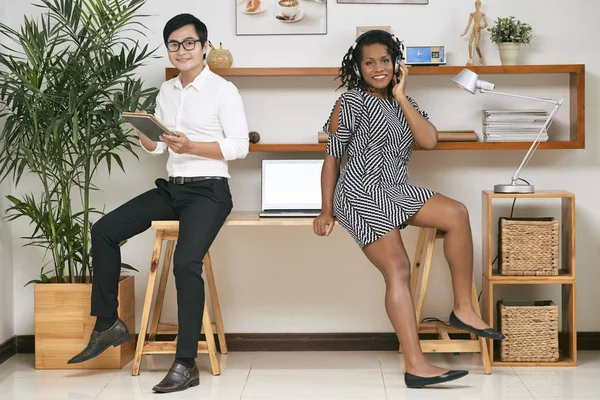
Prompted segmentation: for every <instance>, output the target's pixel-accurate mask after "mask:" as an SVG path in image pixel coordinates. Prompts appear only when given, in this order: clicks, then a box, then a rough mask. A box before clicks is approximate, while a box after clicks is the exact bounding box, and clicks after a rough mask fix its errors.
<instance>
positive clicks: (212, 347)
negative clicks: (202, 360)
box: [202, 302, 221, 375]
mask: <svg viewBox="0 0 600 400" xmlns="http://www.w3.org/2000/svg"><path fill="white" fill-rule="evenodd" d="M202 327H203V328H204V335H205V336H206V347H207V349H208V356H209V357H210V365H211V367H212V373H213V375H221V366H220V365H219V359H218V358H217V345H216V343H215V336H214V333H213V329H212V323H211V321H210V315H209V314H208V307H207V306H206V302H204V316H203V317H202Z"/></svg>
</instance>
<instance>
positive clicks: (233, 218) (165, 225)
mask: <svg viewBox="0 0 600 400" xmlns="http://www.w3.org/2000/svg"><path fill="white" fill-rule="evenodd" d="M314 219H315V218H314V217H304V218H272V217H268V218H260V217H259V216H258V211H234V212H232V213H231V214H229V217H228V218H227V220H226V221H225V225H238V226H240V225H241V226H257V225H271V226H305V225H307V226H312V224H313V220H314ZM338 224H339V223H338V222H337V221H336V225H338ZM152 229H164V230H167V231H171V230H174V231H177V230H178V229H179V221H154V222H152Z"/></svg>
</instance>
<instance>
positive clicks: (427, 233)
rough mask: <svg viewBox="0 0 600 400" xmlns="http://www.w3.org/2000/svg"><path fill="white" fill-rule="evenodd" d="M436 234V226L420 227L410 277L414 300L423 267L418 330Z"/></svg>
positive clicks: (417, 315) (417, 312)
mask: <svg viewBox="0 0 600 400" xmlns="http://www.w3.org/2000/svg"><path fill="white" fill-rule="evenodd" d="M435 234H436V229H435V228H419V238H418V239H417V249H416V253H415V259H414V262H413V266H412V271H411V277H410V291H411V294H412V297H413V301H414V299H415V296H416V293H417V283H418V280H419V272H420V271H419V270H421V269H422V273H421V284H420V285H419V291H418V294H419V296H418V298H417V301H416V302H415V305H416V310H415V314H416V318H417V330H419V327H420V325H421V311H422V310H423V303H424V302H425V292H426V291H427V282H428V281H429V271H430V270H431V260H432V258H433V248H434V246H435ZM423 250H425V259H424V261H423V262H421V260H423ZM421 267H423V268H421ZM399 351H402V344H400V349H399Z"/></svg>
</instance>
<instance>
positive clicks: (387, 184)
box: [324, 89, 436, 248]
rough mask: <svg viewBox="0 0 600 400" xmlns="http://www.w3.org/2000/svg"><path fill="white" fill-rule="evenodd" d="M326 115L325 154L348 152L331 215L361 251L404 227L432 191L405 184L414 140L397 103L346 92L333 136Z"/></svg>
mask: <svg viewBox="0 0 600 400" xmlns="http://www.w3.org/2000/svg"><path fill="white" fill-rule="evenodd" d="M407 98H408V100H409V101H410V103H411V104H412V105H413V107H415V109H417V110H418V111H419V112H420V113H421V115H423V116H424V117H425V118H427V119H429V116H428V115H427V113H426V112H424V111H421V110H419V107H418V105H417V103H415V102H414V100H412V99H411V98H410V97H407ZM334 110H335V107H334ZM332 115H333V111H332V113H331V115H330V116H329V119H328V120H327V123H326V124H325V126H324V130H325V132H328V133H329V140H328V142H327V150H326V152H327V154H329V155H331V156H333V157H336V158H343V156H344V153H348V162H347V163H346V164H345V165H344V167H343V168H342V171H341V173H340V177H339V180H338V182H337V185H336V188H335V194H334V199H333V210H334V215H335V217H336V218H337V220H338V221H339V223H340V224H341V225H342V226H343V227H344V228H345V229H346V230H347V231H348V232H349V233H350V234H351V235H352V237H353V238H354V240H356V242H357V243H358V244H359V246H360V247H361V248H362V247H364V246H365V245H367V244H369V243H371V242H374V241H375V240H377V239H379V238H380V237H381V236H383V235H385V234H386V233H388V232H389V231H391V230H392V229H394V228H396V227H397V228H400V229H403V228H405V227H406V224H405V222H406V220H407V219H408V218H410V217H411V216H412V215H413V214H414V213H416V212H417V211H419V209H420V208H421V207H422V206H423V205H424V204H425V202H426V201H427V200H428V199H429V198H430V197H431V196H433V195H434V194H436V192H434V191H432V190H429V189H426V188H422V187H419V186H415V185H411V184H409V183H408V168H407V166H406V162H407V161H408V160H409V159H410V156H411V154H412V149H413V146H414V144H415V139H414V137H413V135H412V132H411V130H410V128H409V126H408V122H407V121H406V118H405V117H404V114H403V112H402V110H401V108H400V105H399V104H398V102H396V101H395V100H391V101H390V100H387V99H382V98H379V97H375V96H373V95H370V94H368V93H365V92H363V91H362V90H359V89H352V90H349V91H347V92H345V93H344V94H342V95H341V96H340V114H339V122H338V129H337V131H336V132H331V130H330V123H331V117H332Z"/></svg>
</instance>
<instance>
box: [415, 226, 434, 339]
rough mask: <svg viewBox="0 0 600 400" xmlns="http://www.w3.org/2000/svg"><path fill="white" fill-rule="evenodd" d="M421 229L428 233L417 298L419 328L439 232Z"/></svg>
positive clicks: (431, 229)
mask: <svg viewBox="0 0 600 400" xmlns="http://www.w3.org/2000/svg"><path fill="white" fill-rule="evenodd" d="M421 229H425V230H426V231H427V233H428V235H427V241H426V245H425V261H424V262H423V276H422V277H421V284H420V285H419V297H418V299H417V303H416V311H415V314H416V316H417V329H418V328H419V326H420V325H421V312H422V311H423V304H424V303H425V292H426V291H427V283H428V282H429V272H430V271H431V261H432V260H433V249H434V248H435V235H436V232H437V230H436V229H435V228H421Z"/></svg>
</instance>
